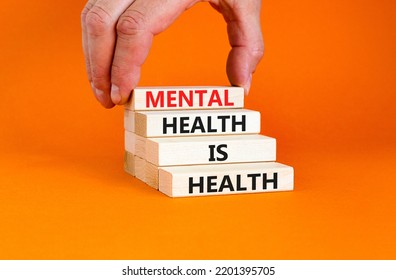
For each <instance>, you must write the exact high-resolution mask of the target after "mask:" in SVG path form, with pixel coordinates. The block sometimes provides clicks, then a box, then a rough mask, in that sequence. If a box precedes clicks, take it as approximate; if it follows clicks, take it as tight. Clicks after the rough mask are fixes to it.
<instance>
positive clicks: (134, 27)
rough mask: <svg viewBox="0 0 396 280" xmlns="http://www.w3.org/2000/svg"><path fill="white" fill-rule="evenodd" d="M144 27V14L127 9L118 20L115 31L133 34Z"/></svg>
mask: <svg viewBox="0 0 396 280" xmlns="http://www.w3.org/2000/svg"><path fill="white" fill-rule="evenodd" d="M145 27H146V22H145V17H144V15H143V14H142V13H141V12H139V11H137V10H128V11H127V12H125V13H124V14H123V15H122V16H121V17H120V20H119V21H118V24H117V33H118V34H119V35H126V36H133V35H136V34H137V33H139V32H141V31H143V30H144V29H145Z"/></svg>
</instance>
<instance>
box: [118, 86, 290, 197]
mask: <svg viewBox="0 0 396 280" xmlns="http://www.w3.org/2000/svg"><path fill="white" fill-rule="evenodd" d="M243 106H244V91H243V88H240V87H161V88H160V87H146V88H136V89H135V90H134V91H133V93H132V97H131V100H130V101H129V103H128V104H127V105H126V106H125V115H124V126H125V165H124V167H125V171H126V172H128V173H129V174H131V175H132V176H135V177H136V178H138V179H140V180H142V181H143V182H145V183H146V184H147V185H149V186H151V187H153V188H155V189H158V190H159V191H161V192H162V193H164V194H166V195H168V196H171V197H183V196H201V195H221V194H236V193H259V192H268V191H288V190H293V175H294V174H293V168H292V167H290V166H286V165H284V164H280V163H277V162H275V160H276V140H275V139H274V138H271V137H267V136H264V135H260V134H259V133H260V112H257V111H252V110H247V109H243Z"/></svg>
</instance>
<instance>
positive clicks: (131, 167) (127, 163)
mask: <svg viewBox="0 0 396 280" xmlns="http://www.w3.org/2000/svg"><path fill="white" fill-rule="evenodd" d="M134 157H135V155H134V154H131V153H130V152H127V151H125V152H124V170H125V172H126V173H128V174H130V175H132V176H135V158H134Z"/></svg>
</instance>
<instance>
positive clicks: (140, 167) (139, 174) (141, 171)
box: [134, 156, 147, 182]
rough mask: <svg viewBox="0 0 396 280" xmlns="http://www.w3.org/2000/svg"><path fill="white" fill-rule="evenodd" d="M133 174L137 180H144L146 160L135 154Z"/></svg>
mask: <svg viewBox="0 0 396 280" xmlns="http://www.w3.org/2000/svg"><path fill="white" fill-rule="evenodd" d="M134 160H135V176H136V178H138V179H139V180H141V181H143V182H146V162H147V161H146V160H145V159H142V158H141V157H138V156H135V158H134Z"/></svg>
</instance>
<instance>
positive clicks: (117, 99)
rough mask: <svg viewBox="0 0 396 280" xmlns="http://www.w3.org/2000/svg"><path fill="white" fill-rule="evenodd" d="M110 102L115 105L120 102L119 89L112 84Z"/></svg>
mask: <svg viewBox="0 0 396 280" xmlns="http://www.w3.org/2000/svg"><path fill="white" fill-rule="evenodd" d="M111 100H112V101H113V103H115V104H119V103H120V102H121V95H120V89H119V87H117V86H116V85H114V84H112V85H111Z"/></svg>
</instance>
